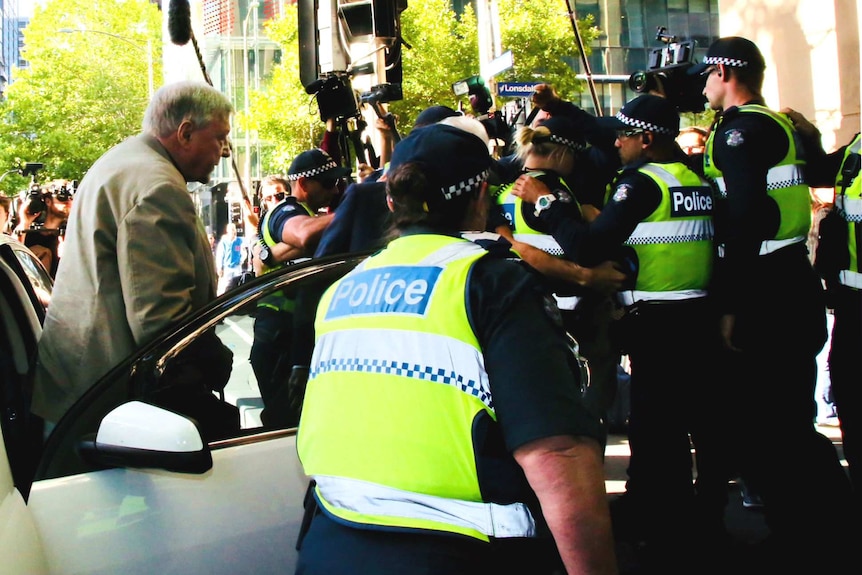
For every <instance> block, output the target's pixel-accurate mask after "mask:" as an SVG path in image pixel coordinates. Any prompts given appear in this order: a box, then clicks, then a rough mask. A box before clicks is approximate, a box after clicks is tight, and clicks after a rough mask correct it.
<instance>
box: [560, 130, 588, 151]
mask: <svg viewBox="0 0 862 575" xmlns="http://www.w3.org/2000/svg"><path fill="white" fill-rule="evenodd" d="M551 141H552V142H554V143H555V144H560V145H561V146H566V147H567V148H570V149H572V150H574V151H576V152H583V151H584V150H586V149H587V146H586V144H583V143H581V142H575V141H574V140H570V139H568V138H564V137H563V136H555V135H554V134H551Z"/></svg>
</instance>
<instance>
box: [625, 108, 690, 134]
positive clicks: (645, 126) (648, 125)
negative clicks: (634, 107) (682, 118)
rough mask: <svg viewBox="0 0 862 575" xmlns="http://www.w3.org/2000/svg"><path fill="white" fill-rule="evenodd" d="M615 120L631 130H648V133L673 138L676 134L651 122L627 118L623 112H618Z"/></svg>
mask: <svg viewBox="0 0 862 575" xmlns="http://www.w3.org/2000/svg"><path fill="white" fill-rule="evenodd" d="M616 117H617V120H619V121H620V122H622V123H623V124H625V125H626V126H632V127H633V128H640V129H641V130H648V131H650V132H657V133H659V134H668V135H669V136H675V135H676V133H675V132H674V131H673V130H671V129H669V128H663V127H662V126H659V125H656V124H653V123H652V122H647V121H645V120H638V119H637V118H629V117H628V116H626V115H625V114H623V111H622V110H620V111H619V112H617V116H616Z"/></svg>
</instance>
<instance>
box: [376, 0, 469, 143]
mask: <svg viewBox="0 0 862 575" xmlns="http://www.w3.org/2000/svg"><path fill="white" fill-rule="evenodd" d="M401 35H402V36H403V37H404V39H405V40H406V41H407V43H409V44H410V45H411V46H412V49H406V48H405V49H404V50H403V51H402V59H403V71H404V81H403V83H402V87H403V89H404V100H401V101H398V102H393V103H392V105H391V110H392V112H393V113H394V114H395V115H396V116H397V117H398V118H399V120H400V121H399V124H400V126H401V128H400V130H401V131H402V132H403V133H406V132H407V131H409V129H410V128H412V126H413V121H414V120H415V119H416V116H417V115H418V114H419V112H421V111H422V110H424V109H425V108H427V107H428V106H433V105H436V104H442V105H445V106H450V107H455V106H456V105H457V101H458V99H457V98H456V96H455V94H454V93H453V92H452V84H453V83H454V82H457V81H458V80H463V79H464V78H466V77H468V76H473V75H475V74H478V73H479V48H478V33H477V29H476V17H475V15H474V13H473V10H472V8H471V7H470V6H469V5H468V6H467V8H466V9H465V10H464V13H463V14H462V15H461V17H460V19H459V18H458V17H457V15H456V14H455V12H454V11H453V10H452V8H451V7H450V2H449V0H426V1H425V2H422V3H419V2H415V3H410V4H409V7H408V8H407V10H405V11H404V12H403V13H402V14H401ZM468 109H469V106H468Z"/></svg>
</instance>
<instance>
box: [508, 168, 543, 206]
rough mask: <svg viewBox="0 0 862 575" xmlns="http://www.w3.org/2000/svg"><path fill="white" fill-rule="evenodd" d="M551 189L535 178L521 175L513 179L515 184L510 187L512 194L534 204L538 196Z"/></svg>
mask: <svg viewBox="0 0 862 575" xmlns="http://www.w3.org/2000/svg"><path fill="white" fill-rule="evenodd" d="M550 193H551V190H550V189H548V186H546V185H545V184H543V183H542V182H540V181H539V180H537V179H536V178H533V177H530V176H527V175H523V176H521V177H520V178H518V179H517V180H515V185H514V186H513V187H512V194H513V195H515V196H517V197H519V198H521V199H522V200H524V201H525V202H528V203H530V204H535V203H536V200H538V199H539V196H544V195H546V194H550Z"/></svg>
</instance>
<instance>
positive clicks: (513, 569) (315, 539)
mask: <svg viewBox="0 0 862 575" xmlns="http://www.w3.org/2000/svg"><path fill="white" fill-rule="evenodd" d="M562 572H563V566H562V564H561V563H560V560H559V555H558V554H557V552H556V548H555V547H554V540H553V539H552V538H551V537H550V536H547V537H543V538H535V539H527V538H513V539H497V540H492V541H491V543H485V542H483V541H479V540H478V539H474V538H472V537H467V536H462V535H452V534H445V533H441V532H435V531H422V530H392V529H381V528H374V527H369V528H367V529H365V528H362V529H359V528H356V527H349V526H347V525H344V524H342V523H340V522H337V521H335V520H333V519H332V518H330V517H329V516H328V515H326V514H325V513H323V512H321V511H318V512H317V514H316V515H315V516H314V519H313V520H312V522H311V527H310V529H309V531H308V533H307V534H306V535H305V537H304V539H303V540H302V545H301V548H300V553H299V563H298V565H297V568H296V574H297V575H404V574H405V573H409V574H411V575H483V574H486V575H524V574H526V573H529V574H531V575H552V574H558V573H562Z"/></svg>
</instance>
